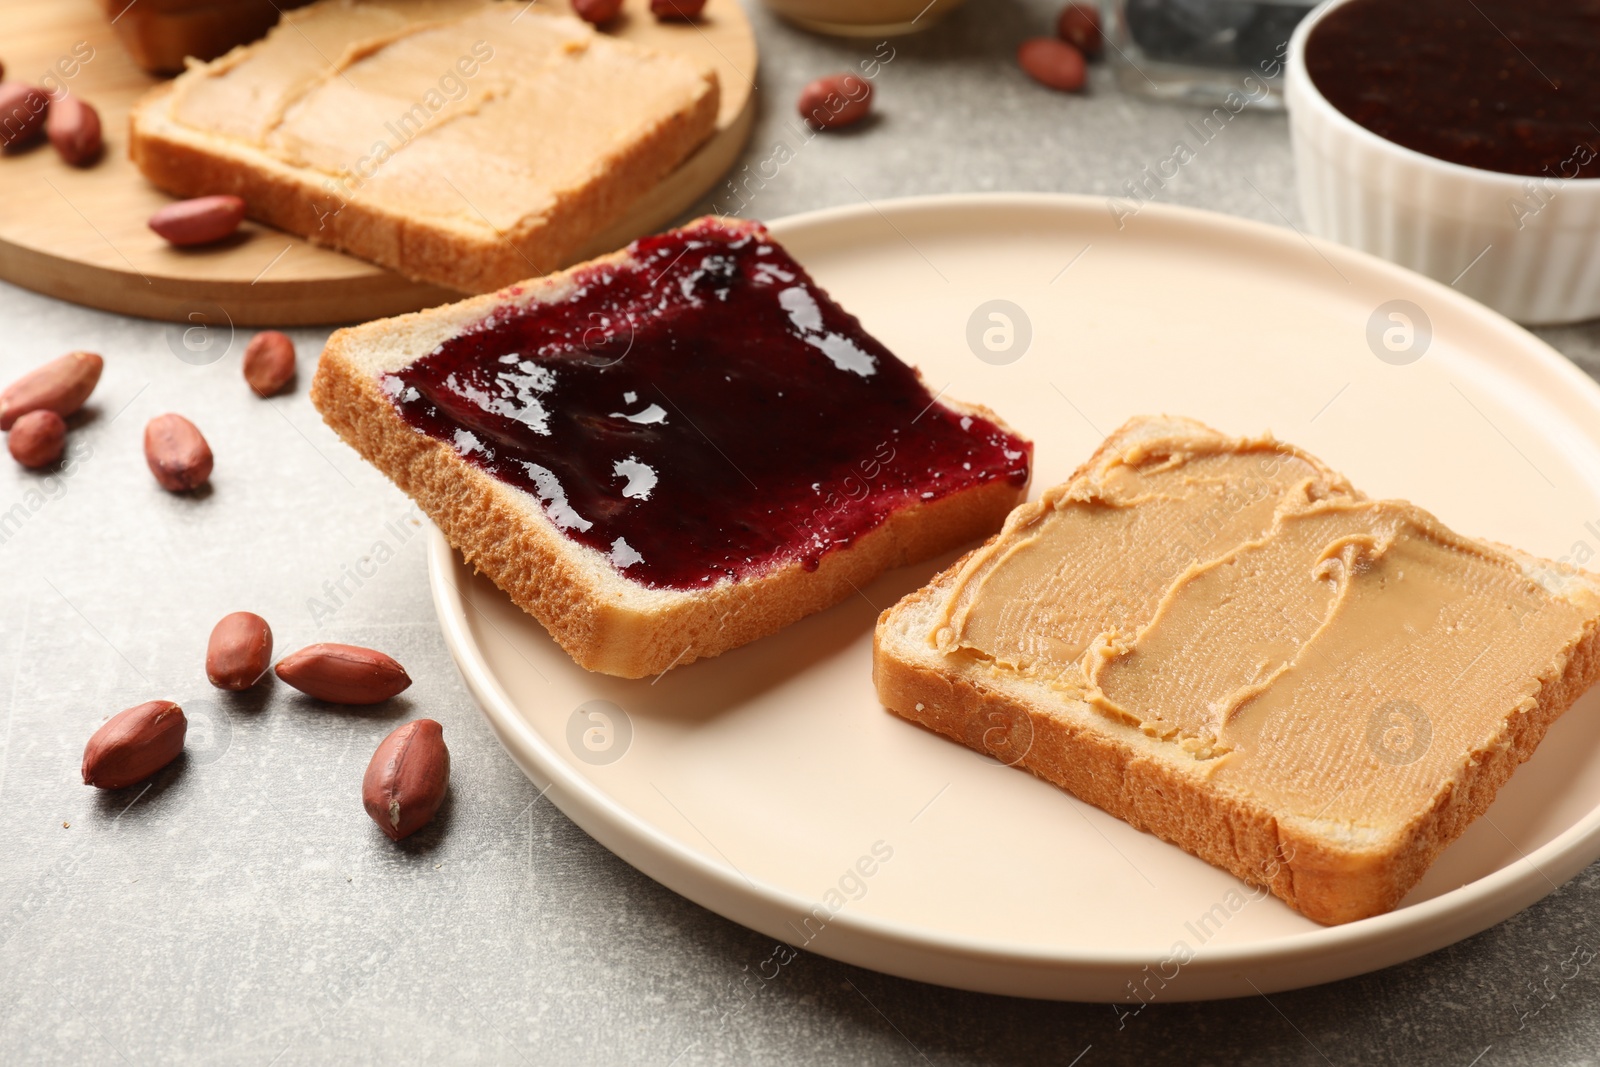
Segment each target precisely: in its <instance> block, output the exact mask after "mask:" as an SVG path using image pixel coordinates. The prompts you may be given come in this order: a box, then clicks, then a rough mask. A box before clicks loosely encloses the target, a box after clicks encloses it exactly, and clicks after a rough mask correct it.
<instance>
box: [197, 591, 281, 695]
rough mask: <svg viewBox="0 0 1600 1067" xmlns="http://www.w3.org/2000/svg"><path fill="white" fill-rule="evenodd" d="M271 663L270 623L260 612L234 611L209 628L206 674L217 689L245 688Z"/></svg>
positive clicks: (266, 669) (260, 676) (257, 680)
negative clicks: (209, 638)
mask: <svg viewBox="0 0 1600 1067" xmlns="http://www.w3.org/2000/svg"><path fill="white" fill-rule="evenodd" d="M271 667H272V627H270V626H268V625H267V620H266V619H263V618H262V617H261V616H260V615H256V614H253V613H251V612H248V611H236V612H234V613H233V614H232V615H226V616H224V617H223V619H222V621H221V622H219V623H217V625H216V626H215V627H214V628H212V630H211V640H210V641H209V642H208V643H207V645H206V677H207V678H208V679H210V680H211V684H212V685H214V686H216V687H217V688H218V689H232V690H236V691H237V690H240V689H249V688H250V687H251V686H253V685H255V684H256V683H257V682H259V681H260V680H261V679H262V677H263V676H264V675H265V674H266V673H267V671H268V670H270V669H271Z"/></svg>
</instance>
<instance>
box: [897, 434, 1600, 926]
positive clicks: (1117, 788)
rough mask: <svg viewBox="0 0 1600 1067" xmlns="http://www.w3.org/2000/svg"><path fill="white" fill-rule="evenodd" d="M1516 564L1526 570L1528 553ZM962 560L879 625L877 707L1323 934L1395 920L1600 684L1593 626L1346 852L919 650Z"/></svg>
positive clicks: (1116, 729) (1124, 728) (1145, 742)
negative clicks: (1529, 691) (919, 636)
mask: <svg viewBox="0 0 1600 1067" xmlns="http://www.w3.org/2000/svg"><path fill="white" fill-rule="evenodd" d="M1121 433H1122V431H1119V432H1118V433H1117V434H1113V435H1112V437H1111V438H1109V439H1108V440H1107V442H1106V443H1105V444H1103V445H1102V446H1101V448H1100V450H1098V451H1097V452H1096V453H1095V456H1094V457H1093V458H1091V460H1090V461H1089V462H1088V463H1086V464H1084V465H1083V466H1082V467H1080V468H1079V470H1078V471H1077V472H1076V473H1075V474H1074V475H1073V478H1074V479H1076V478H1078V477H1079V476H1081V475H1082V474H1083V473H1084V472H1085V471H1087V470H1089V469H1090V468H1092V467H1093V466H1095V464H1096V463H1097V462H1098V461H1099V460H1100V459H1101V457H1102V456H1104V455H1105V453H1106V450H1107V449H1108V448H1111V447H1115V446H1117V445H1120V444H1123V443H1125V441H1126V439H1125V438H1121V439H1119V437H1120V434H1121ZM1009 525H1010V524H1009V523H1008V526H1009ZM995 536H996V537H1002V536H1004V533H1003V532H1002V533H1001V534H997V535H995ZM991 540H992V539H991ZM1513 551H1514V550H1513ZM1514 554H1515V555H1517V556H1518V557H1520V558H1522V559H1523V560H1525V561H1531V557H1528V556H1527V555H1526V554H1525V553H1520V552H1514ZM968 555H969V556H970V555H971V554H970V553H969V554H968ZM967 558H968V557H963V558H962V559H961V560H959V561H957V562H956V563H955V564H954V565H953V566H951V567H949V568H948V569H946V570H945V571H943V572H941V573H940V574H939V575H937V576H936V577H934V578H933V579H932V580H931V581H930V582H929V583H928V584H927V585H926V586H924V587H923V588H922V589H919V590H917V591H916V592H914V593H911V594H910V595H908V596H907V597H905V598H904V599H902V600H901V601H900V602H899V603H898V604H896V605H894V606H893V607H891V608H890V609H889V610H887V611H885V612H883V613H882V615H880V616H879V619H878V625H877V628H876V631H875V633H874V637H873V679H874V683H875V685H876V687H877V692H878V698H879V700H880V701H881V702H882V704H883V705H884V707H885V708H886V709H888V710H889V711H891V712H893V713H894V714H896V715H898V716H900V717H902V718H904V719H907V720H909V721H911V722H914V723H917V724H918V725H920V726H923V727H926V728H927V729H929V730H932V731H934V732H935V733H939V734H943V735H944V736H946V737H948V738H950V739H952V740H954V741H957V742H959V743H961V744H964V745H967V746H968V747H970V748H973V749H974V750H976V751H978V752H979V753H982V754H984V755H991V756H996V757H998V758H1001V759H1002V760H1004V761H1005V762H1007V763H1010V764H1012V765H1013V766H1018V767H1021V768H1024V769H1026V770H1028V771H1030V772H1032V773H1033V774H1035V775H1037V776H1038V777H1040V778H1043V779H1044V780H1045V781H1048V782H1050V783H1052V784H1054V785H1056V786H1059V787H1060V788H1062V789H1065V790H1066V791H1067V792H1069V793H1071V794H1072V795H1073V796H1075V797H1077V798H1078V799H1080V800H1082V801H1084V802H1086V803H1089V804H1093V805H1095V806H1096V807H1098V808H1101V809H1102V810H1104V811H1106V812H1108V813H1110V814H1112V815H1115V816H1116V817H1117V818H1119V819H1122V820H1123V821H1125V822H1127V823H1129V824H1130V825H1132V826H1134V827H1136V828H1137V829H1140V830H1144V831H1146V832H1148V833H1152V834H1155V835H1156V836H1157V837H1160V838H1161V839H1162V840H1164V841H1168V842H1170V843H1171V844H1174V845H1177V846H1178V847H1180V848H1182V849H1184V850H1185V851H1187V852H1190V853H1192V854H1193V855H1195V856H1198V857H1199V858H1201V859H1203V860H1205V861H1207V862H1208V863H1211V864H1213V865H1215V866H1218V867H1221V868H1223V869H1224V870H1227V871H1229V872H1231V873H1232V874H1234V875H1236V876H1237V877H1239V878H1241V879H1243V880H1244V881H1246V882H1249V883H1251V884H1253V885H1260V886H1265V887H1266V888H1268V889H1269V890H1270V891H1271V892H1272V893H1273V894H1274V895H1276V896H1278V897H1279V898H1280V899H1282V900H1283V901H1284V902H1285V903H1287V904H1289V905H1290V906H1291V907H1293V908H1295V909H1296V910H1297V911H1299V912H1301V913H1302V914H1304V915H1305V916H1307V917H1308V918H1310V919H1313V920H1315V921H1317V922H1319V923H1324V924H1338V923H1346V922H1352V921H1354V920H1357V919H1363V918H1367V917H1370V916H1373V915H1379V914H1382V913H1384V912H1387V911H1390V910H1392V909H1393V908H1395V907H1396V906H1397V905H1398V904H1399V903H1400V901H1401V900H1402V899H1403V898H1404V897H1405V895H1406V893H1408V892H1409V891H1410V890H1411V889H1412V888H1413V887H1414V886H1415V885H1416V884H1417V882H1418V881H1419V880H1421V878H1422V876H1423V874H1424V873H1425V872H1426V871H1427V869H1428V867H1429V866H1430V865H1431V864H1432V863H1433V861H1434V859H1435V858H1436V857H1437V856H1438V854H1439V853H1440V852H1441V851H1442V850H1443V849H1444V848H1445V847H1446V846H1447V845H1449V844H1450V843H1451V842H1452V841H1454V840H1455V839H1456V838H1457V837H1459V836H1460V835H1461V833H1462V832H1463V831H1464V830H1465V829H1466V828H1467V826H1468V825H1470V824H1471V823H1472V821H1473V820H1474V819H1476V818H1478V816H1480V815H1482V814H1483V813H1484V811H1486V810H1487V809H1488V807H1489V805H1490V804H1491V803H1492V802H1493V801H1494V798H1495V795H1496V794H1497V793H1498V792H1499V790H1500V787H1501V786H1503V785H1504V784H1505V783H1506V782H1507V781H1508V780H1509V779H1510V777H1511V774H1512V772H1513V771H1515V770H1516V768H1517V767H1518V766H1519V765H1521V764H1522V763H1523V762H1525V761H1526V760H1527V759H1528V758H1529V757H1530V756H1532V755H1533V752H1534V749H1535V748H1537V747H1538V745H1539V742H1540V741H1542V740H1543V739H1544V736H1545V733H1546V732H1547V731H1548V730H1549V728H1550V725H1551V724H1552V723H1553V722H1555V720H1556V719H1558V718H1560V716H1561V715H1562V713H1563V712H1565V711H1566V710H1567V709H1568V708H1569V707H1571V706H1572V704H1573V703H1574V702H1575V701H1576V700H1577V699H1578V698H1579V697H1580V696H1582V695H1583V693H1584V692H1585V691H1586V690H1587V689H1588V688H1589V687H1590V686H1591V685H1593V684H1594V683H1595V682H1596V681H1597V680H1600V620H1596V619H1594V618H1591V619H1589V620H1588V621H1587V622H1586V624H1585V626H1584V629H1583V632H1582V635H1581V636H1580V637H1579V638H1578V639H1577V640H1576V641H1575V642H1573V644H1572V645H1571V646H1569V647H1568V648H1566V649H1564V650H1562V651H1561V652H1560V653H1559V654H1558V655H1557V656H1556V657H1555V659H1554V660H1553V662H1552V665H1551V670H1550V671H1549V673H1548V674H1547V676H1545V677H1542V678H1541V679H1540V686H1539V690H1538V692H1537V694H1536V696H1535V703H1534V706H1533V707H1531V708H1529V709H1527V710H1526V711H1521V712H1512V713H1511V714H1510V715H1509V716H1508V718H1507V721H1506V723H1505V725H1504V727H1503V728H1502V730H1501V731H1500V732H1499V733H1498V734H1497V735H1496V736H1495V737H1493V738H1491V739H1489V740H1488V741H1486V742H1485V743H1484V744H1482V745H1480V746H1478V747H1477V748H1474V749H1473V750H1472V751H1471V752H1470V753H1468V754H1466V766H1465V767H1464V769H1462V770H1461V771H1460V772H1459V774H1458V775H1457V776H1456V777H1455V778H1454V779H1453V780H1450V781H1447V782H1445V783H1444V784H1443V785H1442V786H1441V787H1440V789H1439V791H1438V792H1437V793H1436V794H1435V796H1434V797H1433V799H1432V802H1431V803H1430V804H1429V805H1428V806H1427V807H1426V808H1425V809H1424V810H1422V811H1420V812H1419V813H1418V814H1416V815H1415V816H1414V817H1413V818H1412V819H1411V820H1410V821H1409V822H1408V823H1407V824H1406V825H1404V826H1403V827H1401V828H1400V830H1399V832H1398V833H1397V834H1395V835H1392V836H1391V837H1389V838H1388V839H1387V840H1384V841H1382V842H1381V843H1379V844H1376V845H1374V846H1373V847H1369V848H1356V847H1351V846H1349V845H1346V844H1344V843H1342V842H1339V841H1335V840H1330V839H1329V838H1327V837H1326V836H1323V835H1319V834H1318V833H1317V832H1316V831H1315V828H1314V827H1312V826H1310V825H1307V824H1305V823H1304V822H1303V821H1297V820H1294V819H1280V818H1279V816H1278V814H1277V813H1275V812H1274V811H1273V810H1271V809H1270V808H1269V807H1267V806H1265V805H1263V804H1261V803H1260V802H1258V801H1256V800H1255V799H1254V798H1252V797H1250V796H1248V795H1245V794H1242V793H1238V792H1234V791H1228V790H1224V789H1222V788H1219V787H1218V786H1216V785H1215V784H1214V783H1212V782H1211V781H1209V780H1208V779H1207V777H1206V776H1205V774H1204V772H1203V771H1202V770H1200V769H1199V765H1198V764H1197V763H1196V761H1193V760H1187V759H1184V760H1179V759H1175V758H1174V757H1173V756H1172V754H1171V753H1170V752H1169V751H1167V750H1166V748H1165V743H1164V742H1161V741H1157V740H1155V739H1153V738H1150V737H1147V736H1145V735H1144V734H1143V733H1142V732H1140V731H1139V730H1138V729H1137V728H1135V727H1132V726H1129V725H1126V724H1123V723H1118V722H1113V721H1112V720H1111V719H1109V718H1108V717H1106V716H1103V715H1100V714H1099V713H1097V712H1095V711H1093V710H1092V709H1090V708H1088V707H1087V706H1086V705H1083V706H1081V707H1080V708H1076V709H1075V708H1073V707H1072V706H1071V705H1072V703H1073V702H1069V701H1066V700H1062V699H1060V698H1056V699H1055V700H1050V699H1049V698H1043V699H1041V696H1040V691H1039V690H1037V689H1035V690H1032V691H1030V690H1029V689H1028V687H1027V686H1026V685H1024V684H1017V683H1014V682H1012V681H1010V680H1008V679H1006V678H1004V677H1003V676H1001V675H998V674H996V673H994V672H991V671H990V670H989V669H988V668H987V667H985V666H983V665H981V664H979V663H977V662H959V661H956V660H954V659H950V658H946V657H944V656H943V655H942V654H940V653H939V652H938V651H937V650H935V649H933V648H932V647H931V645H929V646H927V647H919V645H918V644H917V643H916V641H915V639H914V635H915V634H916V633H917V632H918V631H917V629H916V623H915V622H914V621H913V620H915V619H917V618H918V617H919V614H922V613H931V612H933V611H934V610H936V608H937V607H938V605H939V604H941V603H942V602H943V598H944V597H945V596H946V595H947V594H948V591H949V589H950V588H951V585H952V583H953V582H954V580H955V577H956V575H957V574H958V573H959V572H960V570H961V567H962V566H963V564H965V562H966V560H967ZM1542 565H1543V566H1548V567H1551V568H1555V569H1558V570H1560V571H1562V572H1563V573H1567V574H1582V572H1580V571H1577V570H1576V569H1575V568H1569V567H1558V565H1556V564H1542ZM908 629H909V630H910V635H908V633H907V630H908ZM1013 754H1014V755H1015V758H1013Z"/></svg>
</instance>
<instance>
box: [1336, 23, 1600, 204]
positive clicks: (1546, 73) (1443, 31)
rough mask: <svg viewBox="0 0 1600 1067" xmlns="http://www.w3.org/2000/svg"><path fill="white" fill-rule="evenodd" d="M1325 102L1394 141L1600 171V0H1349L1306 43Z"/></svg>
mask: <svg viewBox="0 0 1600 1067" xmlns="http://www.w3.org/2000/svg"><path fill="white" fill-rule="evenodd" d="M1306 71H1307V73H1308V74H1310V76H1311V81H1312V83H1313V84H1315V85H1316V87H1317V89H1318V91H1320V92H1321V93H1322V95H1323V96H1324V97H1326V98H1327V100H1328V102H1329V103H1331V104H1332V105H1333V106H1334V107H1336V108H1338V109H1339V110H1340V111H1341V112H1343V113H1344V114H1345V115H1346V116H1347V117H1349V118H1350V119H1352V120H1353V121H1355V122H1357V123H1359V124H1361V125H1362V126H1365V127H1366V128H1367V129H1369V130H1371V131H1372V132H1374V133H1376V134H1378V135H1379V136H1380V137H1384V138H1386V139H1388V140H1390V141H1394V142H1395V143H1396V144H1400V145H1404V146H1405V147H1407V148H1411V149H1414V150H1416V151H1418V152H1423V153H1425V154H1427V155H1430V156H1433V157H1435V158H1437V159H1443V160H1448V161H1449V162H1451V163H1460V164H1463V165H1465V166H1468V167H1478V168H1480V169H1483V170H1492V171H1499V172H1501V173H1505V174H1526V175H1538V176H1543V177H1548V178H1600V129H1597V128H1596V126H1595V123H1597V122H1600V0H1404V2H1402V3H1392V2H1389V0H1352V2H1351V3H1348V4H1345V5H1343V6H1341V7H1339V8H1336V9H1334V10H1333V11H1331V12H1329V13H1328V15H1327V16H1326V17H1325V18H1323V20H1322V21H1321V22H1319V23H1318V24H1317V26H1316V28H1315V29H1314V30H1313V31H1312V32H1311V35H1310V37H1309V39H1308V40H1307V41H1306Z"/></svg>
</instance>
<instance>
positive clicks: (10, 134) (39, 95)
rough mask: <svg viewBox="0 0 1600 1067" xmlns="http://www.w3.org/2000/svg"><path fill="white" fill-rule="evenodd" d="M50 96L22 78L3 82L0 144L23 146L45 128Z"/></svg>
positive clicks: (0, 109) (0, 103) (5, 147)
mask: <svg viewBox="0 0 1600 1067" xmlns="http://www.w3.org/2000/svg"><path fill="white" fill-rule="evenodd" d="M49 110H50V98H49V97H48V96H46V95H45V92H44V90H43V89H40V88H38V87H36V86H32V85H28V84H25V83H23V82H0V148H4V149H6V150H7V151H9V150H11V149H14V148H23V147H25V146H27V145H29V144H32V143H33V141H34V140H35V139H36V138H37V137H38V136H39V131H40V130H43V129H44V122H45V115H46V113H47V112H48V111H49Z"/></svg>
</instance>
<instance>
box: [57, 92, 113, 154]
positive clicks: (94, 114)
mask: <svg viewBox="0 0 1600 1067" xmlns="http://www.w3.org/2000/svg"><path fill="white" fill-rule="evenodd" d="M44 132H45V135H46V136H48V137H49V138H50V143H51V145H53V146H54V147H55V150H56V154H57V155H59V156H60V157H61V158H62V159H63V160H65V161H66V162H67V163H69V164H71V165H72V166H74V167H87V166H89V164H91V163H93V162H94V161H95V160H97V159H99V158H100V153H101V149H103V148H104V147H105V142H104V140H103V138H102V135H101V131H100V113H99V112H98V111H96V110H95V109H94V108H93V107H92V106H90V105H89V104H87V103H85V102H84V101H83V100H82V99H81V98H79V97H77V96H74V95H72V94H71V93H68V94H67V95H65V96H63V97H61V98H60V99H59V100H57V101H55V103H53V104H51V105H50V115H49V117H48V118H46V119H45V123H44Z"/></svg>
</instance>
